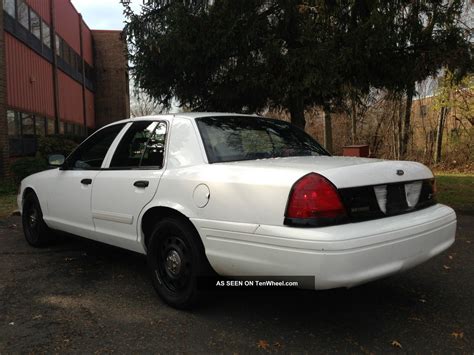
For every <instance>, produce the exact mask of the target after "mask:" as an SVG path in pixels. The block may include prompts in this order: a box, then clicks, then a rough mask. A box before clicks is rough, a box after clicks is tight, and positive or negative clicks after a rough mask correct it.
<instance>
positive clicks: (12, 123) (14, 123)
mask: <svg viewBox="0 0 474 355" xmlns="http://www.w3.org/2000/svg"><path fill="white" fill-rule="evenodd" d="M7 121H8V135H9V136H11V137H20V136H21V121H20V117H19V115H18V114H16V112H15V111H7Z"/></svg>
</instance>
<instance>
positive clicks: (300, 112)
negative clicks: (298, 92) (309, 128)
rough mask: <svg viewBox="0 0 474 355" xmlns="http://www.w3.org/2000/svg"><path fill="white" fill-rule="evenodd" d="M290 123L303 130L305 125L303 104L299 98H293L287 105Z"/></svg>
mask: <svg viewBox="0 0 474 355" xmlns="http://www.w3.org/2000/svg"><path fill="white" fill-rule="evenodd" d="M289 111H290V116H291V123H293V124H294V125H295V126H297V127H299V128H301V129H302V130H303V131H304V129H305V126H306V119H305V117H304V104H303V100H302V99H300V98H297V99H294V100H292V101H291V103H290V107H289Z"/></svg>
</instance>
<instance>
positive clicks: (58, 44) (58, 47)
mask: <svg viewBox="0 0 474 355" xmlns="http://www.w3.org/2000/svg"><path fill="white" fill-rule="evenodd" d="M62 42H63V41H62V39H61V37H59V36H58V35H56V55H57V56H58V57H60V56H61V46H62Z"/></svg>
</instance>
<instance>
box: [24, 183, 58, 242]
mask: <svg viewBox="0 0 474 355" xmlns="http://www.w3.org/2000/svg"><path fill="white" fill-rule="evenodd" d="M22 224H23V233H24V235H25V239H26V241H27V242H28V244H30V245H31V246H33V247H43V246H45V245H47V244H48V243H50V242H51V240H52V233H53V232H52V231H51V230H50V229H49V228H48V226H47V225H46V223H45V222H44V220H43V212H42V211H41V206H40V203H39V201H38V198H37V197H36V195H35V194H34V193H32V192H30V193H28V194H27V195H26V196H25V200H24V202H23V211H22Z"/></svg>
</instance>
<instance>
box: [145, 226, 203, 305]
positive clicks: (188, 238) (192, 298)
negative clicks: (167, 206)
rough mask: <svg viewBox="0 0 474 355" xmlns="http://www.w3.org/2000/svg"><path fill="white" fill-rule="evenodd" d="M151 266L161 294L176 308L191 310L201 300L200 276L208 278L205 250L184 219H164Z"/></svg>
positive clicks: (150, 252)
mask: <svg viewBox="0 0 474 355" xmlns="http://www.w3.org/2000/svg"><path fill="white" fill-rule="evenodd" d="M147 259H148V265H149V267H150V269H151V271H152V279H153V286H154V287H155V289H156V292H157V293H158V295H159V296H160V297H161V298H162V299H163V300H164V301H165V302H166V303H167V304H169V305H171V306H172V307H175V308H180V309H188V308H190V307H191V306H193V305H194V304H195V303H196V301H197V300H198V296H199V292H198V288H197V281H198V277H199V276H203V275H208V274H209V271H210V266H209V265H208V262H207V259H206V256H205V253H204V247H203V245H202V242H201V240H200V237H199V235H197V233H196V231H195V230H194V228H193V227H192V226H191V225H190V224H189V221H187V220H185V219H184V218H164V219H163V220H161V221H160V222H158V223H157V225H156V226H155V229H154V230H153V233H152V235H151V237H150V241H149V243H148V253H147Z"/></svg>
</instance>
